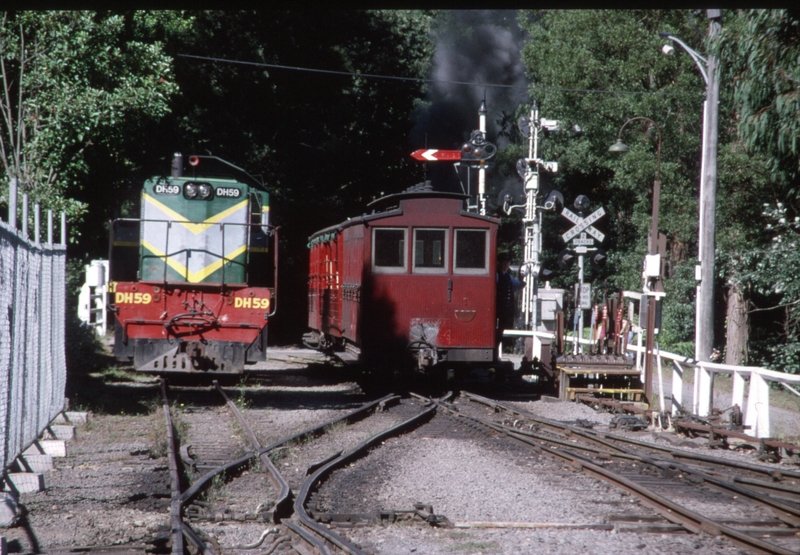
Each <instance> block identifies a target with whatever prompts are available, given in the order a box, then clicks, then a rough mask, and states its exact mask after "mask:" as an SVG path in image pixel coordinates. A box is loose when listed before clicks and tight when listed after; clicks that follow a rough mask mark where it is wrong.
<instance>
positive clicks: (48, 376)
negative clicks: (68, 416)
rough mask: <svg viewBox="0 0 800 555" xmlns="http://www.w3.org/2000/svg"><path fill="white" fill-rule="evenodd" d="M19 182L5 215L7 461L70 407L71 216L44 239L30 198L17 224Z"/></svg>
mask: <svg viewBox="0 0 800 555" xmlns="http://www.w3.org/2000/svg"><path fill="white" fill-rule="evenodd" d="M16 216H17V193H16V182H15V181H14V180H12V183H11V187H10V191H9V217H8V220H9V221H8V222H3V221H2V220H0V468H1V469H2V471H3V472H5V471H6V470H7V469H8V466H9V465H10V464H11V463H13V462H14V459H16V458H17V456H18V455H19V454H20V453H22V451H23V450H25V449H26V448H27V447H28V446H29V445H31V444H32V443H33V442H34V441H35V440H36V439H37V438H39V436H40V435H41V434H42V433H43V432H44V430H45V428H46V427H47V426H48V424H49V423H50V422H51V421H52V420H53V419H54V418H55V417H56V416H57V415H58V413H59V412H61V411H62V410H63V409H64V394H65V386H66V376H67V371H66V367H67V365H66V357H65V351H64V326H65V321H64V317H65V297H66V241H65V237H66V218H65V216H64V214H63V213H62V214H61V237H60V239H61V241H60V243H59V244H54V243H53V213H52V211H48V213H47V230H46V233H47V236H46V241H44V242H43V241H42V234H41V229H40V209H39V206H38V205H35V207H34V212H33V216H34V231H33V236H32V237H29V233H28V199H27V195H23V198H22V218H21V224H22V229H21V230H18V229H17V217H16Z"/></svg>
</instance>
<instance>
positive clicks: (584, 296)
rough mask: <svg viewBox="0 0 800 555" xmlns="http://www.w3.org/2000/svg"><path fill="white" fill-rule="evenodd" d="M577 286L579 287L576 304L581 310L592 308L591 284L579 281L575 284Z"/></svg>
mask: <svg viewBox="0 0 800 555" xmlns="http://www.w3.org/2000/svg"><path fill="white" fill-rule="evenodd" d="M577 287H580V291H579V293H578V306H579V308H582V309H583V310H589V309H591V308H592V284H591V283H580V284H577Z"/></svg>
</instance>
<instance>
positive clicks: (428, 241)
mask: <svg viewBox="0 0 800 555" xmlns="http://www.w3.org/2000/svg"><path fill="white" fill-rule="evenodd" d="M413 271H414V273H415V274H443V273H445V272H447V230H446V229H415V230H414V269H413Z"/></svg>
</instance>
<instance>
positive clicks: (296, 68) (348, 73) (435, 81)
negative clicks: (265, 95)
mask: <svg viewBox="0 0 800 555" xmlns="http://www.w3.org/2000/svg"><path fill="white" fill-rule="evenodd" d="M178 57H180V58H192V59H195V60H204V61H207V62H222V63H226V64H238V65H249V66H255V67H268V68H271V69H288V70H292V71H305V72H308V73H325V74H328V75H344V76H348V77H364V78H367V79H390V80H393V81H411V82H415V83H433V84H444V85H463V86H467V87H494V88H502V89H524V90H528V89H533V90H539V91H557V92H575V93H593V94H637V95H660V96H705V92H697V93H687V92H669V91H619V90H604V89H570V88H564V87H544V86H541V85H536V84H531V85H503V84H500V83H475V82H471V81H446V80H442V79H421V78H418V77H400V76H398V75H377V74H374V73H354V72H351V71H337V70H333V69H316V68H310V67H299V66H286V65H281V64H267V63H264V62H247V61H243V60H229V59H226V58H214V57H210V56H196V55H194V54H178Z"/></svg>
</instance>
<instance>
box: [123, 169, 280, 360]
mask: <svg viewBox="0 0 800 555" xmlns="http://www.w3.org/2000/svg"><path fill="white" fill-rule="evenodd" d="M188 162H189V167H188V168H184V158H183V156H181V155H180V154H176V155H175V157H174V159H173V162H172V175H171V177H169V178H154V179H150V180H148V181H147V182H146V183H145V184H144V187H143V189H142V196H141V217H140V218H119V219H116V220H113V221H112V222H111V226H110V228H111V241H110V243H111V245H110V250H111V252H110V256H109V261H110V268H109V271H110V279H111V282H110V284H109V296H110V299H109V305H110V307H111V310H112V311H113V312H114V314H115V317H116V322H115V342H114V354H115V356H116V357H117V358H118V359H119V360H125V361H130V360H132V361H133V365H134V367H135V369H136V370H138V371H142V372H154V373H170V372H180V373H191V372H204V373H220V374H231V373H234V374H235V373H241V372H242V371H243V370H244V367H245V364H248V363H254V362H258V361H262V360H265V359H266V351H267V324H268V321H269V318H270V317H271V316H272V315H273V314H274V313H275V308H276V304H275V299H276V288H277V275H278V274H277V270H278V257H277V244H278V243H277V229H276V228H275V227H273V226H270V224H269V194H268V193H267V191H266V189H265V187H264V185H263V184H262V183H261V182H260V181H258V180H257V179H255V178H254V177H252V176H250V175H249V174H248V173H247V172H245V171H244V170H242V169H241V168H238V167H236V166H234V165H233V164H230V163H228V162H225V161H224V160H221V159H219V158H217V157H213V156H190V157H189V158H188ZM189 174H191V175H189Z"/></svg>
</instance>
